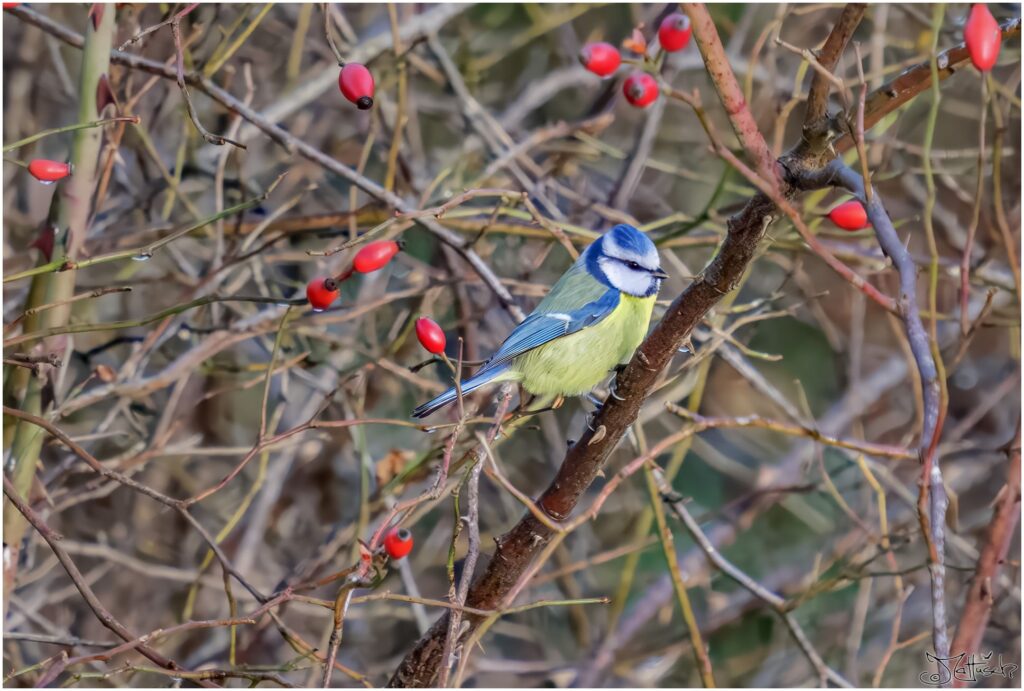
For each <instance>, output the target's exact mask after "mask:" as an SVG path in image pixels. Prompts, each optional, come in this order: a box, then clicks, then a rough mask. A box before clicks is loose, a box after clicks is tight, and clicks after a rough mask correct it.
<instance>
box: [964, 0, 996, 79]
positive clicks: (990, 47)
mask: <svg viewBox="0 0 1024 691" xmlns="http://www.w3.org/2000/svg"><path fill="white" fill-rule="evenodd" d="M964 42H965V43H966V44H967V52H968V53H970V55H971V62H973V63H974V66H975V67H977V68H978V69H979V70H981V71H982V72H987V71H988V70H990V69H992V66H993V65H995V64H996V60H997V59H998V58H999V47H1000V46H1001V45H1002V36H1001V35H1000V32H999V24H998V22H996V19H995V17H993V16H992V13H991V12H989V11H988V6H987V5H986V4H985V3H981V2H979V3H976V4H975V5H974V6H973V7H971V14H970V16H969V17H968V18H967V23H966V24H965V25H964Z"/></svg>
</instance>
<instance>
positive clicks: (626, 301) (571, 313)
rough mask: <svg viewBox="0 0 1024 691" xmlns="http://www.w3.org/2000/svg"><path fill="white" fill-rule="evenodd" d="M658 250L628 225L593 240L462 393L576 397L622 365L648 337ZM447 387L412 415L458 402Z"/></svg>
mask: <svg viewBox="0 0 1024 691" xmlns="http://www.w3.org/2000/svg"><path fill="white" fill-rule="evenodd" d="M666 278H668V274H666V273H665V272H664V271H662V269H661V262H660V259H659V256H658V249H657V247H655V245H654V243H653V242H651V239H650V238H648V237H647V236H646V235H645V234H644V233H642V232H641V231H639V230H637V229H636V228H634V227H633V226H631V225H628V224H625V223H620V224H619V225H616V226H615V227H613V228H612V229H611V230H609V231H608V232H606V233H604V234H603V235H601V236H600V237H598V238H597V239H596V240H595V241H594V242H592V243H591V244H590V245H589V246H587V248H586V249H585V250H584V251H583V252H582V253H581V254H580V256H579V258H578V259H577V260H576V262H575V263H574V264H573V265H572V266H571V267H570V268H569V269H568V270H567V271H566V272H565V273H564V274H562V277H561V278H559V279H558V282H557V283H555V285H554V286H552V288H551V290H550V291H549V292H548V294H547V296H546V297H545V298H544V299H543V300H541V302H540V304H538V305H537V308H536V309H535V310H534V311H533V312H532V313H531V314H530V315H529V316H528V317H527V318H526V319H524V320H523V321H522V322H521V323H520V324H519V326H517V327H516V328H515V329H514V330H513V331H512V333H511V334H509V336H508V338H506V339H505V341H504V343H502V344H501V347H500V348H498V350H497V351H496V352H495V353H494V355H492V356H491V357H490V359H488V360H487V361H486V362H485V363H484V364H483V365H482V366H481V367H480V369H479V371H477V372H476V374H474V375H473V376H472V377H470V378H469V379H466V380H465V381H463V382H462V383H461V386H460V388H461V389H462V394H463V395H465V394H468V393H470V392H472V391H475V390H477V389H479V388H480V387H481V386H484V385H486V384H492V383H497V382H516V383H518V384H519V385H520V386H521V387H522V388H523V389H525V390H526V391H527V392H528V393H531V394H533V395H535V396H553V397H555V399H561V398H562V397H568V396H580V395H583V394H586V393H588V392H589V391H590V390H591V389H593V388H594V387H595V386H597V385H598V384H599V383H600V382H601V380H602V379H604V378H605V376H607V374H608V372H609V371H610V370H611V369H613V368H615V367H617V366H619V365H620V364H623V363H625V362H628V361H629V359H630V358H631V357H632V356H633V351H634V350H636V348H637V346H638V345H640V342H641V341H642V340H643V339H644V337H645V336H646V335H647V327H648V326H649V324H650V321H651V314H652V312H653V310H654V302H655V300H656V298H657V296H658V291H659V290H660V289H661V282H662V281H663V280H665V279H666ZM457 397H458V394H457V392H456V389H455V388H454V387H452V388H451V389H448V390H447V391H445V392H444V393H442V394H441V395H439V396H437V397H436V398H434V399H432V400H430V401H427V402H426V403H424V404H423V405H421V406H419V407H418V408H416V409H415V410H414V411H413V412H412V416H413V417H414V418H424V417H427V416H428V415H430V414H432V413H434V412H435V411H437V410H439V409H441V408H443V407H444V406H446V405H448V404H449V403H451V402H453V401H455V400H456V398H457Z"/></svg>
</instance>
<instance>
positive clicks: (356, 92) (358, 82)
mask: <svg viewBox="0 0 1024 691" xmlns="http://www.w3.org/2000/svg"><path fill="white" fill-rule="evenodd" d="M338 88H339V89H341V95H342V96H344V97H345V98H347V99H348V100H349V101H351V102H352V103H355V104H356V108H358V109H359V110H369V109H370V108H372V107H373V75H372V74H370V70H368V69H366V65H361V64H359V63H358V62H348V63H345V66H344V67H342V68H341V74H339V75H338Z"/></svg>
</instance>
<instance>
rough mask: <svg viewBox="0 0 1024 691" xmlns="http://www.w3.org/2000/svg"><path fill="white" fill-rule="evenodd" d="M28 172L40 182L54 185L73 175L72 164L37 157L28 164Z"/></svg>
mask: <svg viewBox="0 0 1024 691" xmlns="http://www.w3.org/2000/svg"><path fill="white" fill-rule="evenodd" d="M28 172H29V173H30V174H31V175H32V177H34V178H35V179H36V180H38V181H39V182H41V183H43V184H46V185H52V184H53V183H55V182H57V181H58V180H63V179H64V178H66V177H67V176H69V175H71V164H70V163H62V162H61V161H48V160H46V159H45V158H37V159H35V160H34V161H30V162H29V164H28Z"/></svg>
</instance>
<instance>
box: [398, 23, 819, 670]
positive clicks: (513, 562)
mask: <svg viewBox="0 0 1024 691" xmlns="http://www.w3.org/2000/svg"><path fill="white" fill-rule="evenodd" d="M686 9H687V12H688V13H689V14H690V18H691V21H692V24H693V27H694V35H695V37H696V40H697V41H698V45H700V46H701V52H702V55H703V56H704V60H705V63H706V64H707V66H708V72H709V74H710V75H711V78H712V81H713V82H714V84H715V88H716V90H717V91H718V93H719V98H720V99H721V101H722V103H723V105H724V106H725V108H726V110H727V111H728V112H729V115H730V120H731V122H732V123H733V128H734V130H736V132H737V135H738V136H739V137H740V141H741V142H742V143H743V144H744V147H745V148H746V152H747V155H748V156H749V157H750V158H751V160H754V161H757V162H758V172H759V173H761V174H762V175H763V174H764V172H767V173H768V175H769V176H770V177H767V178H766V179H769V180H774V179H776V177H775V175H774V170H775V168H776V166H775V163H774V162H773V161H772V160H771V159H770V157H769V158H768V159H767V160H766V159H765V158H764V157H765V156H766V155H767V152H768V147H767V144H766V143H765V141H764V137H763V136H762V135H761V133H760V131H759V130H758V129H757V126H756V123H755V122H754V119H753V115H752V114H751V113H750V110H749V108H748V107H747V105H746V102H745V100H743V98H742V92H741V91H740V90H739V86H738V83H737V82H736V78H735V76H734V75H733V74H732V69H731V68H730V67H729V63H728V60H727V58H726V56H725V50H724V48H723V46H722V43H721V41H720V40H719V39H718V37H717V31H716V29H715V27H714V23H713V22H712V21H711V19H710V16H709V15H708V14H707V10H706V8H705V7H704V6H702V5H686ZM709 34H714V36H711V35H709ZM797 163H799V162H797ZM799 169H800V166H799V165H793V166H791V167H790V170H799ZM778 184H779V185H780V186H782V187H784V188H785V189H783V190H782V193H783V194H784V195H790V194H793V193H794V190H793V189H792V188H790V187H789V185H788V184H786V182H785V181H780V182H779V183H778ZM777 215H778V211H777V210H776V209H775V205H774V204H773V203H772V201H771V199H770V198H769V197H768V196H766V195H764V194H758V195H756V196H754V197H753V198H752V199H750V201H748V202H747V204H746V206H745V207H744V208H743V210H742V211H740V212H739V213H738V214H736V215H735V216H733V217H732V218H730V219H729V221H728V224H727V226H728V233H727V234H726V236H725V239H724V240H723V241H722V244H721V245H720V246H719V249H718V252H717V253H716V254H715V257H714V258H713V259H712V261H711V263H710V264H708V266H707V267H705V269H704V271H702V272H701V274H700V275H698V276H697V277H696V278H695V279H694V281H693V282H692V283H691V284H690V285H689V286H688V287H687V288H686V290H684V291H683V292H682V294H680V295H679V296H678V297H677V298H676V299H675V300H674V301H673V302H672V304H671V306H670V307H669V308H668V311H667V312H666V313H665V316H664V317H663V318H662V320H661V322H659V323H658V325H657V326H656V327H655V328H654V330H653V331H652V332H651V334H650V335H649V336H648V337H647V339H646V340H645V341H644V342H643V343H642V344H641V345H640V347H639V348H638V349H637V352H636V354H635V355H634V356H633V359H632V360H631V361H630V363H629V364H628V365H627V366H626V368H625V370H623V372H622V373H621V374H620V375H619V376H618V377H617V379H616V382H615V390H616V394H617V395H616V396H615V397H610V398H609V399H608V400H607V401H606V402H605V403H604V405H603V407H602V408H601V411H600V413H599V414H598V415H597V417H596V418H595V420H594V422H593V425H592V427H593V429H594V430H597V431H596V432H595V431H591V430H587V431H586V432H585V433H584V434H583V437H582V438H581V439H580V440H579V441H577V442H576V444H574V445H573V446H572V447H571V448H570V449H569V451H568V453H567V454H566V456H565V459H564V460H563V462H562V465H561V467H560V468H559V471H558V473H557V474H556V476H555V478H554V480H553V481H552V482H551V484H550V485H549V487H548V489H547V490H546V491H545V492H544V493H543V494H542V495H541V497H540V499H538V500H537V505H538V507H539V510H540V511H543V512H544V513H545V514H547V515H548V516H550V517H551V518H552V519H554V520H555V521H562V520H565V519H566V518H568V517H569V515H570V514H571V513H572V511H573V509H574V508H575V506H576V504H577V502H578V501H579V500H580V498H581V497H582V496H583V494H584V492H586V490H587V489H588V488H589V487H590V485H591V483H592V482H593V481H594V479H595V478H596V477H597V475H598V473H599V472H600V471H601V468H602V467H603V466H604V463H605V461H606V460H607V459H608V457H609V455H610V454H611V452H612V451H613V450H614V449H615V447H616V445H617V444H618V442H619V440H621V439H622V436H623V435H624V434H625V432H626V430H627V429H628V428H629V427H630V425H632V424H633V422H634V421H635V420H636V418H637V416H638V415H639V411H640V407H641V406H642V405H643V403H644V401H645V400H646V398H647V396H648V395H649V393H650V392H651V390H652V389H653V388H654V385H655V383H656V382H657V379H658V377H659V376H660V375H661V373H662V371H664V369H665V368H666V367H667V366H668V365H669V363H670V362H671V361H672V358H673V356H674V355H675V353H676V352H677V350H678V349H679V347H680V346H682V344H683V343H684V342H685V340H686V339H687V337H688V336H689V334H690V332H691V331H692V330H693V328H694V327H695V326H696V325H697V324H698V323H699V322H700V320H701V319H703V318H704V316H705V315H706V314H707V313H708V311H709V310H711V309H712V308H713V307H714V306H715V305H716V304H717V303H718V302H719V301H720V300H721V299H722V297H723V296H725V295H726V294H728V293H729V292H730V291H731V290H732V289H733V288H735V287H736V285H737V284H738V283H739V281H740V278H741V277H742V276H743V273H744V272H745V271H746V269H747V267H748V266H749V264H750V262H751V261H752V260H753V258H754V255H755V253H756V251H757V247H758V243H759V242H760V240H761V238H762V237H763V236H764V232H765V230H766V229H767V227H768V225H769V224H770V223H771V222H772V220H774V218H775V217H777ZM553 535H554V533H553V531H552V530H551V529H550V528H549V527H548V525H546V524H545V523H544V522H541V521H540V520H538V519H537V518H536V517H535V516H534V515H533V513H532V512H528V513H527V514H526V515H525V516H524V517H523V518H522V519H521V520H520V521H519V523H518V524H516V526H515V527H513V528H512V529H511V530H510V531H509V532H507V533H505V534H504V535H502V536H501V537H500V538H499V539H498V540H497V541H496V542H497V544H496V551H495V554H494V556H493V557H492V559H491V561H490V563H489V564H488V565H487V568H486V570H485V571H484V573H483V574H482V575H481V576H480V577H479V578H478V579H477V580H476V582H475V583H474V584H473V587H472V589H471V590H470V594H469V597H468V598H467V600H466V605H467V606H469V607H474V608H480V609H494V608H497V607H498V606H500V603H501V602H502V600H503V599H504V598H505V596H506V595H507V594H508V593H510V592H512V591H513V589H514V588H516V587H517V586H518V585H519V581H520V578H521V577H523V576H524V574H526V573H527V571H528V570H529V567H530V565H531V563H532V562H533V559H534V557H536V556H537V555H538V554H539V553H540V552H541V551H542V550H543V549H544V548H545V546H546V545H547V544H548V543H549V542H550V540H551V538H552V537H553ZM466 621H467V622H468V623H469V628H468V630H467V633H468V632H470V631H472V630H474V629H475V627H476V626H478V625H479V624H480V623H481V621H482V618H480V617H474V616H472V615H469V614H467V615H466ZM447 622H448V616H447V615H446V616H444V617H442V618H441V619H439V620H438V621H437V622H436V623H435V624H434V625H433V626H432V627H431V628H430V630H429V631H428V632H427V633H426V634H425V635H424V636H423V637H422V638H421V639H420V641H419V642H418V643H417V645H416V647H415V648H414V649H413V650H412V651H411V652H410V653H409V654H408V655H407V656H406V657H405V659H404V660H403V661H402V663H401V664H400V665H399V667H398V669H397V670H396V671H395V673H394V675H393V676H392V678H391V680H390V681H389V683H388V685H389V686H392V687H400V686H417V687H422V686H431V685H433V684H434V681H435V679H436V676H437V672H438V669H439V667H440V665H441V650H442V643H443V640H444V637H445V634H446V632H447V628H448V626H447Z"/></svg>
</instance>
